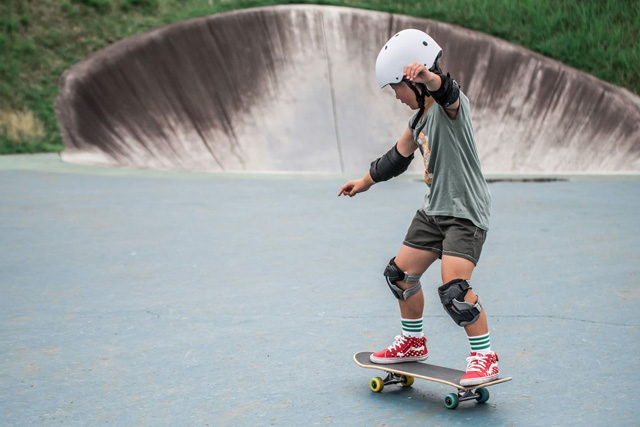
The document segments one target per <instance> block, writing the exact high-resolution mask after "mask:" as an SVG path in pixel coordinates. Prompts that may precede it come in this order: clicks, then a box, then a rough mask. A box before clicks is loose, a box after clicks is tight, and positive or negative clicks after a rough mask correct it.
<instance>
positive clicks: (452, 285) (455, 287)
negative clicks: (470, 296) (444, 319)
mask: <svg viewBox="0 0 640 427" xmlns="http://www.w3.org/2000/svg"><path fill="white" fill-rule="evenodd" d="M469 289H471V283H470V282H469V281H468V280H464V279H455V280H452V281H450V282H449V283H445V284H444V285H442V286H440V287H439V288H438V295H440V302H442V306H443V307H444V309H445V311H446V312H447V313H449V316H451V318H452V319H453V321H454V322H456V324H457V325H458V326H467V325H470V324H472V323H473V322H475V321H476V320H478V318H479V317H480V312H481V311H482V304H481V303H480V298H478V300H477V301H476V303H475V304H471V303H468V302H466V301H465V300H464V297H465V295H467V292H468V291H469Z"/></svg>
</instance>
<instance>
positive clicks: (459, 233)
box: [403, 209, 487, 265]
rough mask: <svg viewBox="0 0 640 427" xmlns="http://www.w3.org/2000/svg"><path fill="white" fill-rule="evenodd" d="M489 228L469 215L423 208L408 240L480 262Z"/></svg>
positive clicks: (423, 247)
mask: <svg viewBox="0 0 640 427" xmlns="http://www.w3.org/2000/svg"><path fill="white" fill-rule="evenodd" d="M486 238H487V232H486V231H485V230H483V229H481V228H478V227H476V226H475V225H474V224H473V222H471V221H469V220H468V219H463V218H454V217H452V216H430V215H427V214H425V213H424V211H423V210H422V209H419V210H418V212H416V216H415V217H413V221H412V222H411V225H410V226H409V231H407V235H406V236H405V238H404V242H403V243H404V244H405V245H406V246H409V247H411V248H415V249H423V250H425V251H432V252H438V254H439V255H440V256H439V258H442V255H443V254H444V255H451V256H457V257H460V258H465V259H468V260H469V261H471V262H473V264H474V265H476V264H478V260H479V259H480V253H481V252H482V245H483V244H484V241H485V239H486Z"/></svg>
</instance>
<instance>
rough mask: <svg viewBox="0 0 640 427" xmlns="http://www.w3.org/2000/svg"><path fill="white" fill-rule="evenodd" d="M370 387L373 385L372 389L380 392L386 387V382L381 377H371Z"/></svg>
mask: <svg viewBox="0 0 640 427" xmlns="http://www.w3.org/2000/svg"><path fill="white" fill-rule="evenodd" d="M369 387H371V391H374V392H376V393H379V392H381V391H382V389H383V388H384V382H383V381H382V378H380V377H375V378H371V381H370V382H369Z"/></svg>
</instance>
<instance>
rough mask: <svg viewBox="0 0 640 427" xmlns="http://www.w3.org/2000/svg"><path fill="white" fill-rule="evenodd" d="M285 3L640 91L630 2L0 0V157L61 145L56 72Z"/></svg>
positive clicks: (633, 2)
mask: <svg viewBox="0 0 640 427" xmlns="http://www.w3.org/2000/svg"><path fill="white" fill-rule="evenodd" d="M286 3H298V4H299V3H308V4H312V3H314V4H327V5H337V6H350V7H358V8H363V9H371V10H381V11H386V12H393V13H401V14H407V15H412V16H417V17H424V18H431V19H435V20H439V21H443V22H450V23H453V24H457V25H460V26H464V27H467V28H471V29H474V30H478V31H482V32H485V33H489V34H493V35H495V36H498V37H501V38H503V39H506V40H509V41H511V42H514V43H516V44H519V45H522V46H525V47H527V48H529V49H531V50H533V51H536V52H539V53H541V54H543V55H546V56H549V57H551V58H554V59H557V60H559V61H561V62H564V63H566V64H568V65H571V66H573V67H575V68H578V69H580V70H583V71H585V72H587V73H590V74H592V75H594V76H596V77H598V78H600V79H603V80H605V81H608V82H610V83H613V84H615V85H619V86H623V87H625V88H627V89H629V90H630V91H632V92H634V93H636V94H640V42H639V40H640V2H638V1H637V0H615V1H614V0H368V1H367V0H321V1H313V2H312V1H307V0H297V1H291V0H0V59H1V60H0V154H7V153H23V152H37V151H59V150H62V149H63V145H62V137H61V135H60V132H59V129H58V122H57V119H56V116H55V113H54V110H53V103H54V99H55V97H56V95H57V92H58V86H57V84H58V79H59V77H60V75H61V74H62V72H63V71H64V70H65V69H67V68H69V67H70V66H71V65H73V64H75V63H76V62H78V61H80V60H82V58H84V57H85V56H87V55H88V54H89V53H91V52H93V51H95V50H97V49H100V48H102V47H104V46H106V45H109V44H111V43H113V42H115V41H117V40H119V39H122V38H124V37H127V36H130V35H132V34H136V33H139V32H142V31H145V30H148V29H150V28H154V27H159V26H162V25H165V24H168V23H171V22H176V21H180V20H183V19H187V18H192V17H196V16H203V15H209V14H212V13H218V12H224V11H228V10H232V9H241V8H248V7H257V6H267V5H275V4H286Z"/></svg>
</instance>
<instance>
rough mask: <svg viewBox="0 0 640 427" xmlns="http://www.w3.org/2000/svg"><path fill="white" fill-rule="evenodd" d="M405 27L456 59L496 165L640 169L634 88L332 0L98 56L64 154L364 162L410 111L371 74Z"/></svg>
mask: <svg viewBox="0 0 640 427" xmlns="http://www.w3.org/2000/svg"><path fill="white" fill-rule="evenodd" d="M405 28H417V29H421V30H424V31H426V32H428V33H429V34H430V35H432V36H433V37H434V38H435V39H436V40H437V41H438V42H439V44H440V45H441V46H442V47H443V50H444V57H443V59H442V65H443V68H444V69H445V70H447V71H450V72H451V74H452V75H453V76H454V77H455V78H456V79H457V80H458V82H459V83H460V84H461V86H462V88H463V91H464V92H465V93H466V94H467V96H468V97H469V98H470V100H471V105H472V113H473V114H472V120H473V123H474V128H475V132H476V139H477V144H478V151H479V153H480V157H481V161H482V164H483V168H484V170H485V171H486V172H488V173H543V174H544V173H574V172H579V173H606V172H633V173H638V172H640V100H639V98H638V97H637V96H635V95H633V94H631V93H630V92H628V91H626V90H624V89H621V88H618V87H615V86H612V85H610V84H607V83H605V82H602V81H599V80H597V79H595V78H593V77H591V76H589V75H586V74H584V73H581V72H578V71H576V70H575V69H572V68H570V67H567V66H564V65H562V64H560V63H558V62H556V61H553V60H550V59H548V58H545V57H543V56H541V55H538V54H535V53H532V52H530V51H528V50H526V49H523V48H521V47H517V46H515V45H512V44H509V43H507V42H504V41H501V40H499V39H496V38H494V37H490V36H487V35H484V34H481V33H478V32H474V31H470V30H466V29H463V28H459V27H456V26H452V25H447V24H442V23H439V22H435V21H431V20H425V19H416V18H412V17H408V16H400V15H392V14H388V13H378V12H370V11H363V10H357V9H349V8H336V7H322V6H282V7H268V8H259V9H249V10H242V11H236V12H231V13H225V14H219V15H212V16H208V17H203V18H197V19H192V20H188V21H184V22H180V23H176V24H172V25H169V26H166V27H163V28H159V29H155V30H152V31H149V32H146V33H143V34H139V35H136V36H133V37H130V38H127V39H124V40H122V41H119V42H117V43H115V44H113V45H111V46H109V47H107V48H105V49H102V50H100V51H98V52H95V53H94V54H92V55H91V56H89V57H88V58H87V59H86V60H84V61H82V62H81V63H79V64H77V65H75V66H73V67H72V68H70V69H69V70H67V71H66V72H65V73H64V75H63V76H62V78H61V82H60V93H59V96H58V98H57V100H56V113H57V115H58V118H59V121H60V124H61V131H62V134H63V138H64V144H65V147H66V148H65V151H64V152H63V153H62V159H63V160H65V161H68V162H74V163H85V164H100V165H113V166H124V167H136V168H157V169H185V170H206V171H295V172H319V173H326V172H328V173H362V172H365V171H366V170H367V169H368V167H369V162H370V161H371V160H372V159H373V158H375V157H377V156H379V155H381V154H382V153H384V152H385V151H386V150H387V149H388V148H389V147H390V146H391V145H392V144H393V143H394V142H395V141H396V140H397V138H398V137H399V135H401V133H402V132H403V130H404V129H405V128H406V126H407V122H408V118H409V117H410V115H411V111H409V110H408V109H407V107H406V106H404V105H402V104H400V103H399V102H398V101H397V100H396V99H395V97H394V95H393V91H392V90H391V89H390V88H385V89H384V90H380V89H378V86H377V83H376V79H375V72H374V64H375V59H376V56H377V54H378V51H379V49H380V48H381V47H382V46H383V44H384V43H385V42H386V41H387V40H388V38H389V37H391V36H392V35H393V34H395V33H396V32H398V31H399V30H402V29H405ZM423 169H424V166H423V165H422V162H420V161H414V162H413V165H412V171H414V172H420V171H421V170H423Z"/></svg>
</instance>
